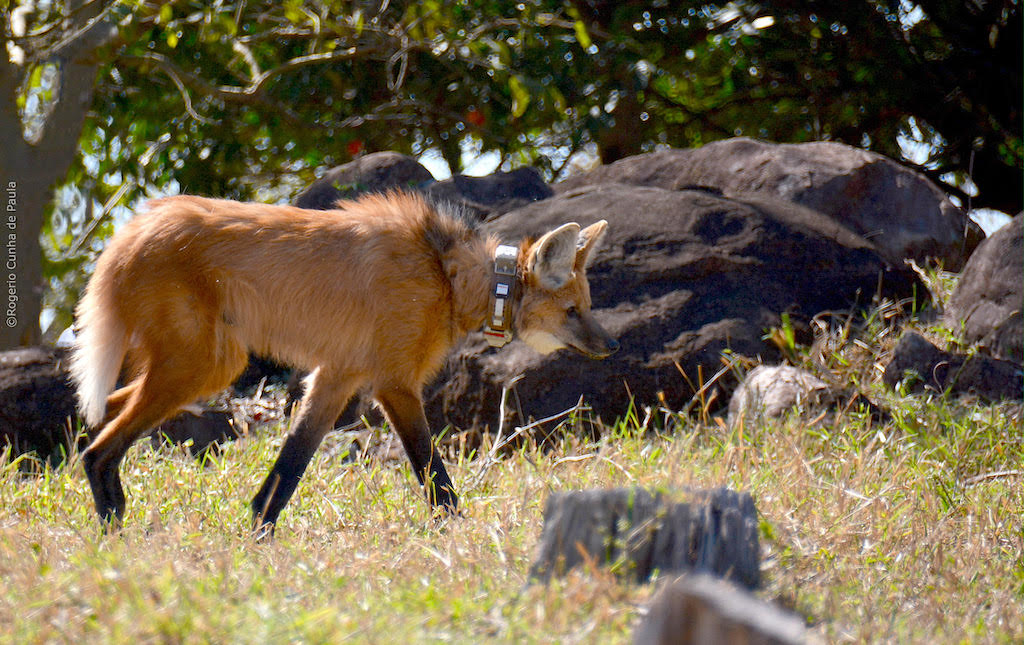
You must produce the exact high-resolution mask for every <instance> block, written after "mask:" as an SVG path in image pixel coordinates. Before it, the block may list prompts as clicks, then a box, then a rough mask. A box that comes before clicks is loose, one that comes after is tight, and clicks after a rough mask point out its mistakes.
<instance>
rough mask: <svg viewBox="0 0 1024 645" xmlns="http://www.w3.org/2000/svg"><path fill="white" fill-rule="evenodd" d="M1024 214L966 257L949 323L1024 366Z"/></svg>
mask: <svg viewBox="0 0 1024 645" xmlns="http://www.w3.org/2000/svg"><path fill="white" fill-rule="evenodd" d="M1022 310H1024V214H1021V215H1017V216H1016V217H1014V218H1013V219H1012V220H1010V223H1009V224H1007V225H1006V226H1004V227H1002V228H1001V229H999V230H998V231H996V232H995V233H993V234H992V236H991V237H990V238H988V239H987V240H985V241H984V242H982V243H981V246H979V247H978V249H977V250H976V251H975V252H974V253H973V254H972V255H971V259H970V260H968V261H967V266H965V267H964V270H963V273H962V274H961V275H960V281H959V282H958V283H957V286H956V289H954V291H953V295H952V296H950V298H949V302H948V303H947V304H946V313H945V322H946V326H947V327H949V328H950V329H951V330H953V333H955V334H957V335H958V336H960V337H961V338H962V339H963V340H964V341H966V342H967V343H971V344H974V343H977V344H979V345H980V346H981V348H982V349H983V350H985V351H987V352H988V353H989V354H991V355H992V356H994V357H996V358H1002V359H1005V360H1009V361H1015V362H1016V363H1017V364H1019V365H1024V317H1022V315H1021V311H1022Z"/></svg>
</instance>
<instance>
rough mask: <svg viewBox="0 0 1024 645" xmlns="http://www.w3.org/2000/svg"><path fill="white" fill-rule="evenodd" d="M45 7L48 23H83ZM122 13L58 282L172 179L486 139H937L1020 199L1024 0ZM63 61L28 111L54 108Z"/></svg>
mask: <svg viewBox="0 0 1024 645" xmlns="http://www.w3.org/2000/svg"><path fill="white" fill-rule="evenodd" d="M45 7H46V8H45V10H41V11H39V12H38V13H37V14H36V15H35V20H36V24H35V25H34V27H35V28H36V29H37V30H44V29H47V28H52V27H53V26H55V25H57V24H59V21H60V20H63V19H64V18H65V13H66V9H64V5H63V4H61V3H49V4H46V5H45ZM110 16H112V17H113V18H115V19H116V21H117V23H118V33H119V36H118V38H117V39H116V40H115V42H113V43H111V44H109V45H108V46H107V47H106V48H105V49H104V50H102V51H99V52H97V53H96V57H97V58H98V59H99V60H101V61H103V65H102V68H101V70H100V73H99V75H98V77H97V91H96V94H95V100H94V104H93V108H92V111H91V112H90V115H89V118H88V119H87V121H86V123H85V125H84V130H83V133H82V137H81V141H80V144H81V150H80V154H79V158H78V159H77V160H76V163H75V165H74V167H73V168H72V170H71V172H70V174H69V176H68V178H67V186H68V187H70V188H69V190H70V191H71V192H77V193H79V195H78V196H77V197H75V196H70V197H69V196H66V197H65V202H62V203H61V204H59V205H58V211H59V212H58V213H56V214H55V215H54V217H56V218H58V219H60V220H62V221H60V222H57V223H55V224H53V225H51V228H52V229H54V230H62V231H63V230H70V231H72V232H74V233H75V235H76V237H75V239H74V240H73V242H72V243H71V244H70V245H66V244H64V240H63V239H62V238H61V237H60V236H59V235H58V236H57V237H55V238H53V239H51V240H50V241H49V243H50V244H51V247H50V248H49V250H48V253H49V254H50V256H51V262H50V263H49V264H48V265H47V266H48V270H49V273H48V277H49V278H50V279H51V285H52V286H54V288H56V289H57V290H58V291H64V292H70V289H69V288H68V287H67V285H61V284H60V280H62V279H63V278H64V276H66V275H67V274H66V273H62V271H67V270H70V269H71V267H73V266H81V265H82V262H85V263H86V264H88V262H89V260H90V259H91V257H92V256H93V255H94V254H95V253H96V252H97V250H98V249H99V248H100V246H101V244H102V239H103V238H104V235H105V234H106V233H108V232H109V227H108V226H99V225H93V224H92V223H91V222H90V221H81V219H82V214H83V211H82V209H81V204H82V203H84V202H92V203H95V204H107V203H108V201H109V200H111V199H112V198H114V197H115V196H116V199H114V203H113V204H111V205H110V206H111V207H110V208H107V209H94V213H95V215H96V216H97V217H100V218H103V219H104V220H109V219H110V218H111V217H114V216H117V215H118V214H119V213H121V210H120V209H119V208H118V206H119V205H120V206H124V205H134V204H137V203H138V202H139V201H140V200H141V199H142V198H143V197H145V196H146V195H147V194H150V193H153V192H155V193H161V192H179V191H187V192H192V193H200V194H206V195H215V196H221V197H235V198H244V199H248V198H256V199H264V200H271V201H274V200H282V199H287V198H288V197H289V196H290V195H292V194H294V193H295V191H296V190H297V189H298V188H299V187H300V186H302V185H304V184H306V183H308V182H309V181H311V180H312V179H313V178H314V177H315V174H316V172H317V170H318V169H322V168H325V167H329V166H332V165H337V164H339V163H343V162H346V161H348V160H350V159H351V158H352V157H353V156H355V155H358V154H360V153H362V152H365V151H376V150H385V149H387V150H397V151H400V152H405V153H409V154H413V155H420V154H422V153H424V152H425V151H428V150H436V151H439V152H440V154H441V156H442V157H443V158H444V160H445V161H446V162H447V163H448V165H449V166H450V167H451V169H452V171H453V172H458V171H459V170H461V165H462V157H463V151H464V150H466V149H471V150H473V151H476V152H480V153H483V152H497V153H499V154H500V156H501V160H502V163H503V164H504V166H505V167H508V166H513V165H521V164H531V165H534V166H536V167H537V168H539V169H540V170H541V171H542V172H543V173H544V174H545V175H546V177H547V178H549V179H555V178H558V177H560V176H562V175H563V174H564V173H565V172H567V169H569V168H570V167H571V165H570V164H571V162H572V161H573V160H574V158H575V157H576V155H577V153H579V152H580V151H584V150H586V151H588V153H589V154H591V155H593V154H594V153H597V154H598V155H600V156H601V158H602V159H603V160H604V161H612V160H614V159H617V158H619V157H621V156H625V155H628V154H634V153H637V152H643V151H647V150H651V149H654V148H655V147H657V146H660V145H670V146H677V147H687V146H697V145H702V144H705V143H708V142H710V141H713V140H716V139H721V138H725V137H730V136H735V135H738V134H743V135H751V136H755V137H761V138H766V139H772V140H776V141H784V142H799V141H808V140H815V139H834V140H840V141H845V142H847V143H850V144H853V145H863V146H867V147H870V148H872V149H875V150H877V151H879V152H882V153H884V154H887V155H890V156H893V157H896V158H899V157H900V156H901V150H900V144H899V142H898V138H899V137H910V138H918V139H925V140H927V141H930V142H931V143H932V144H934V146H935V147H934V155H933V158H931V159H929V160H928V162H927V163H926V164H925V166H924V167H923V170H925V171H926V172H927V173H929V174H930V175H931V176H933V177H936V178H938V177H940V176H943V177H946V178H949V179H950V180H951V181H954V182H962V181H964V180H965V178H966V177H967V176H968V174H969V173H970V172H971V171H972V170H973V175H972V177H973V181H974V183H975V184H976V185H977V186H978V187H979V190H980V193H979V194H978V195H976V196H975V197H974V198H973V200H974V201H973V204H974V205H975V206H986V205H988V206H994V207H998V208H1003V209H1004V210H1008V211H1010V212H1015V211H1016V210H1019V209H1020V208H1021V191H1020V173H1021V170H1022V168H1024V144H1022V140H1021V135H1020V132H1021V121H1020V114H1021V111H1020V109H1019V105H1020V97H1021V94H1022V90H1021V70H1020V64H1021V60H1020V56H1019V52H1020V48H1021V47H1020V40H1021V32H1022V28H1021V10H1020V6H1019V2H1018V0H1002V1H1001V2H993V3H986V4H985V5H984V7H981V8H979V7H978V6H977V5H976V3H970V2H964V1H962V0H961V1H953V0H947V1H944V2H930V3H922V4H920V5H915V4H913V3H906V2H902V1H900V0H862V1H860V2H852V3H820V2H813V1H810V0H806V1H796V2H784V3H770V4H769V3H756V2H747V1H742V2H730V3H726V4H714V3H704V2H666V1H663V0H659V1H656V2H641V1H640V0H627V1H625V2H614V3H613V2H607V1H605V0H528V1H524V2H512V1H510V0H501V1H498V2H495V1H492V0H488V1H484V0H460V1H459V2H455V1H453V0H429V1H426V2H421V1H416V2H414V1H412V0H394V1H391V2H383V3H381V2H365V1H355V0H327V1H317V2H312V1H309V0H288V1H287V2H283V3H280V2H278V3H275V2H269V1H261V2H252V1H241V0H238V1H227V2H217V3H204V2H199V1H198V0H176V1H175V2H160V3H156V2H146V1H133V2H121V3H117V4H115V5H113V9H112V10H111V12H110ZM44 65H45V61H44V63H41V64H39V65H37V66H36V67H35V68H34V69H33V71H32V74H31V75H30V76H29V80H28V82H27V83H26V84H25V86H24V87H23V88H22V91H21V95H22V104H23V105H27V103H26V102H30V101H31V100H35V101H36V103H37V104H39V105H44V104H45V102H46V101H47V100H48V99H49V98H52V90H53V87H54V86H53V84H52V82H50V83H48V82H47V81H46V80H45V77H46V74H45V73H44V72H45V70H44ZM33 97H34V99H33ZM951 190H954V191H955V190H957V189H956V188H952V189H951ZM962 197H964V198H965V200H966V195H962ZM71 202H74V203H77V204H79V207H78V209H77V210H76V209H72V208H71V207H70V206H69V204H70V203H71ZM122 216H123V215H122ZM75 218H77V219H78V221H74V220H75ZM94 240H95V241H94ZM72 256H79V257H77V258H76V257H72ZM76 263H77V264H76ZM62 297H63V296H60V297H56V298H53V299H52V301H53V302H57V301H60V300H61V298H62Z"/></svg>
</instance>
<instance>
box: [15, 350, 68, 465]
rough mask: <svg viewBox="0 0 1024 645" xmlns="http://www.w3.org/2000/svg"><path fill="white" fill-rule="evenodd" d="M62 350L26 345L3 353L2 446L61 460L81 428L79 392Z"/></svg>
mask: <svg viewBox="0 0 1024 645" xmlns="http://www.w3.org/2000/svg"><path fill="white" fill-rule="evenodd" d="M63 358H64V353H63V351H61V350H55V349H50V348H46V347H24V348H21V349H12V350H9V351H6V352H0V450H2V449H3V444H9V445H10V446H11V451H12V454H13V455H20V454H23V453H27V452H35V453H36V455H37V456H39V457H40V458H41V459H48V460H51V461H60V460H62V459H63V457H64V455H66V454H67V452H68V450H69V448H70V446H71V444H72V442H73V440H74V438H75V433H76V432H77V431H78V416H77V413H76V411H75V392H74V388H73V386H72V385H71V383H70V381H69V380H68V375H67V372H66V371H65V365H64V362H63Z"/></svg>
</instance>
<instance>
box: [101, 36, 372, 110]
mask: <svg viewBox="0 0 1024 645" xmlns="http://www.w3.org/2000/svg"><path fill="white" fill-rule="evenodd" d="M373 53H377V50H376V49H370V50H360V49H357V48H355V47H349V48H346V49H342V50H334V51H332V52H325V53H321V54H309V55H307V56H299V57H296V58H293V59H291V60H289V61H286V62H285V63H282V64H281V65H278V66H277V67H274V68H272V69H268V70H267V71H265V72H263V73H262V74H260V75H259V76H257V77H255V78H254V79H253V80H252V81H251V82H250V83H249V84H248V85H246V86H245V87H240V86H236V85H215V84H213V83H210V82H208V81H207V80H206V79H204V78H201V77H200V76H198V75H197V74H194V73H192V72H188V71H185V70H184V69H182V68H181V67H180V66H179V65H178V64H177V63H175V62H174V61H172V60H171V59H170V58H168V57H167V56H164V55H163V54H159V53H156V52H146V53H144V54H142V55H139V56H124V57H122V58H121V59H120V60H121V61H122V62H125V63H136V64H141V63H150V64H153V65H156V66H157V67H159V68H160V69H161V70H163V71H164V73H166V74H167V75H168V76H170V77H172V79H175V78H176V79H178V80H179V81H180V82H181V83H182V84H183V85H184V86H185V87H187V88H189V89H191V90H192V91H194V92H198V93H200V94H203V95H204V96H209V97H212V98H217V99H220V100H222V101H225V102H227V103H241V104H254V103H259V102H261V101H260V98H261V97H262V95H263V94H264V91H265V89H266V87H267V85H268V84H269V83H270V81H272V80H274V79H275V78H277V77H278V76H281V75H283V74H286V73H288V72H293V71H295V70H298V69H302V68H304V67H311V66H315V65H323V64H326V63H333V62H338V61H344V60H352V59H353V58H358V57H360V56H366V55H368V54H373ZM176 84H177V82H176Z"/></svg>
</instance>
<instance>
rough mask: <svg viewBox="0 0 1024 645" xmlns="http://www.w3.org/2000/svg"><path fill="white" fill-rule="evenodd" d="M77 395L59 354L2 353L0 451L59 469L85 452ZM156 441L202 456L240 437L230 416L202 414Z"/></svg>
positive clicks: (41, 350) (170, 427) (164, 430)
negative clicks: (79, 450) (79, 451)
mask: <svg viewBox="0 0 1024 645" xmlns="http://www.w3.org/2000/svg"><path fill="white" fill-rule="evenodd" d="M76 402H77V401H76V398H75V389H74V386H73V385H72V383H71V380H70V377H69V375H68V372H67V361H66V360H65V352H64V350H62V349H53V348H50V347H23V348H20V349H12V350H8V351H5V352H0V451H2V450H3V448H4V446H5V445H10V446H11V454H12V456H17V455H21V454H25V453H34V454H35V455H36V456H37V457H39V458H40V459H46V460H48V461H50V462H51V463H55V464H56V463H59V462H61V461H63V459H64V457H65V456H66V455H68V454H69V453H70V452H71V451H72V450H73V449H74V448H76V447H77V448H84V447H85V445H87V444H88V437H86V436H85V435H79V434H78V432H79V430H80V429H82V428H83V427H84V426H83V423H82V421H81V418H80V417H79V416H78V411H77V409H76ZM153 434H154V435H155V436H159V437H162V438H164V439H167V440H170V441H172V442H174V443H186V442H188V443H189V444H190V445H191V451H192V452H193V454H201V453H202V452H203V451H205V450H207V449H208V448H210V447H211V446H213V445H214V444H215V443H216V442H220V441H224V440H227V439H234V438H236V437H237V436H238V433H237V432H235V430H234V428H233V426H232V425H231V423H230V414H227V413H224V412H217V411H213V410H206V411H204V412H203V414H202V415H201V416H195V415H193V414H191V413H189V412H184V413H182V414H180V415H178V416H176V417H174V418H172V419H170V420H168V421H166V422H165V423H164V424H162V425H160V426H159V427H157V428H156V429H155V430H154V433H153Z"/></svg>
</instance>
